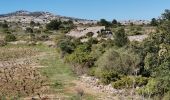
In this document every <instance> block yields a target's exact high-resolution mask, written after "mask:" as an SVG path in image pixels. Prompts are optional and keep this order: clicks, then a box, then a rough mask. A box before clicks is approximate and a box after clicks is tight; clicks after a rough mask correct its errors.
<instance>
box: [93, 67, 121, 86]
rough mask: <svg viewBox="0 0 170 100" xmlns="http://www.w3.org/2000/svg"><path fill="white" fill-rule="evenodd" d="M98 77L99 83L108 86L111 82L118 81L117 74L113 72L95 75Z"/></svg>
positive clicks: (105, 71) (104, 71)
mask: <svg viewBox="0 0 170 100" xmlns="http://www.w3.org/2000/svg"><path fill="white" fill-rule="evenodd" d="M96 74H98V75H97V76H99V79H100V82H101V83H103V84H109V83H110V82H112V81H116V80H118V79H120V76H119V75H118V73H116V72H114V71H107V70H103V71H102V72H101V73H96Z"/></svg>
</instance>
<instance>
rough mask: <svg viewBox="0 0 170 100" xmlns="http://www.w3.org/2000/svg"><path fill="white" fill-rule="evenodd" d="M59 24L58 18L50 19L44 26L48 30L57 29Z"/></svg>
mask: <svg viewBox="0 0 170 100" xmlns="http://www.w3.org/2000/svg"><path fill="white" fill-rule="evenodd" d="M60 25H61V21H58V20H52V21H51V22H50V23H48V24H47V25H46V28H47V29H48V30H58V29H59V27H60Z"/></svg>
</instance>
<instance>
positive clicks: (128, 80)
mask: <svg viewBox="0 0 170 100" xmlns="http://www.w3.org/2000/svg"><path fill="white" fill-rule="evenodd" d="M147 82H148V79H147V78H145V77H141V76H137V77H132V76H126V77H123V78H121V80H118V81H116V82H112V86H113V87H114V88H116V89H123V88H132V87H133V85H134V86H135V87H137V86H138V87H141V86H143V85H146V84H147Z"/></svg>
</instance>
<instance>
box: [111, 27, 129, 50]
mask: <svg viewBox="0 0 170 100" xmlns="http://www.w3.org/2000/svg"><path fill="white" fill-rule="evenodd" d="M114 43H115V45H116V46H118V47H122V46H124V45H126V44H127V43H128V38H127V35H126V33H125V30H124V29H123V28H120V29H119V30H118V31H117V32H115V34H114Z"/></svg>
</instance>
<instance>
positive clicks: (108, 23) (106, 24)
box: [98, 19, 111, 27]
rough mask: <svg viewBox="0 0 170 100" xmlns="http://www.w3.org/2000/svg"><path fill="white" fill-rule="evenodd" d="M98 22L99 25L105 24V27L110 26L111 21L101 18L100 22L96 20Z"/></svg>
mask: <svg viewBox="0 0 170 100" xmlns="http://www.w3.org/2000/svg"><path fill="white" fill-rule="evenodd" d="M98 24H99V25H101V26H106V27H110V26H111V23H110V22H108V21H107V20H105V19H101V20H100V22H98Z"/></svg>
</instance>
